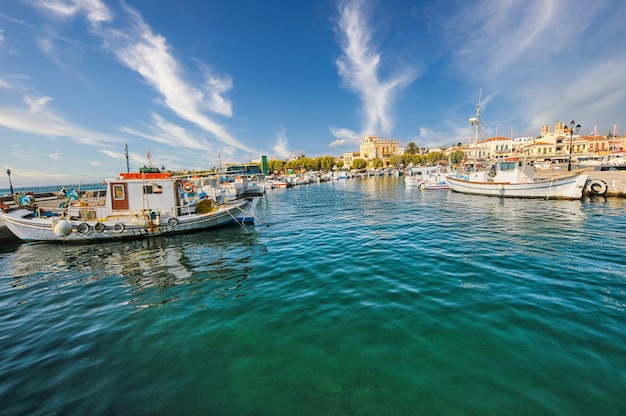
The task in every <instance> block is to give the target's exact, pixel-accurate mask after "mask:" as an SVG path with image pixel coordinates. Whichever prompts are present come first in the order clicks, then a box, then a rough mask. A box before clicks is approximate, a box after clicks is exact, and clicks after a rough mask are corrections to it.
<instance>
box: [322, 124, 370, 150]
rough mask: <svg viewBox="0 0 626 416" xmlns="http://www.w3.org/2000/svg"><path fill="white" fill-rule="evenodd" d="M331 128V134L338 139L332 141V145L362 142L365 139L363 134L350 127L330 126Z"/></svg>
mask: <svg viewBox="0 0 626 416" xmlns="http://www.w3.org/2000/svg"><path fill="white" fill-rule="evenodd" d="M329 130H330V134H332V135H333V136H334V137H336V138H337V140H334V141H333V142H332V143H330V147H336V146H347V145H352V144H355V143H360V142H361V140H362V139H363V137H362V135H361V134H359V133H357V132H355V131H352V130H350V129H341V128H336V127H330V128H329Z"/></svg>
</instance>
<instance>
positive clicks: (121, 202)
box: [2, 172, 260, 242]
mask: <svg viewBox="0 0 626 416" xmlns="http://www.w3.org/2000/svg"><path fill="white" fill-rule="evenodd" d="M199 179H200V178H193V179H192V178H180V177H173V176H172V175H171V174H170V173H165V172H148V173H146V172H139V173H122V174H120V175H119V176H118V177H116V178H112V179H107V180H106V181H105V182H106V185H107V190H106V193H105V196H104V197H103V198H82V199H80V198H78V195H77V194H75V193H74V194H71V195H70V196H69V197H68V198H67V200H66V201H65V203H62V204H61V206H60V207H59V208H58V209H42V208H40V207H32V208H22V209H16V210H11V211H9V212H6V213H3V214H2V219H3V220H4V223H5V224H6V226H7V227H8V228H9V230H11V232H12V233H13V234H15V235H16V236H17V237H19V238H20V239H22V240H24V241H63V242H84V241H99V240H107V239H123V238H144V237H149V236H157V235H166V234H173V233H183V232H190V231H195V230H202V229H207V228H211V227H217V226H222V225H226V224H230V223H249V222H253V221H254V218H255V217H254V212H255V209H256V205H257V204H258V201H259V199H260V196H259V194H246V193H245V190H241V192H240V194H239V195H233V194H229V197H225V193H224V190H223V189H221V188H219V187H214V186H209V185H203V186H202V187H200V186H198V187H196V184H198V185H200V184H201V183H200V182H199Z"/></svg>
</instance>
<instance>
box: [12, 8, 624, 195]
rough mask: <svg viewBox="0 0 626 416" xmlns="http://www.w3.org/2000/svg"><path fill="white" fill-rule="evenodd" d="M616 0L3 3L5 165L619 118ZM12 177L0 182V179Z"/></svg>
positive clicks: (337, 150) (273, 149)
mask: <svg viewBox="0 0 626 416" xmlns="http://www.w3.org/2000/svg"><path fill="white" fill-rule="evenodd" d="M624 22H626V3H624V2H623V1H622V0H597V1H593V2H589V1H587V0H551V1H550V0H543V1H542V0H525V1H501V0H484V1H481V0H477V1H472V0H458V1H456V0H443V1H409V0H377V1H366V0H358V1H357V0H354V1H350V0H348V1H336V0H333V1H331V0H320V1H305V0H303V1H291V0H289V1H287V0H284V1H280V0H268V1H259V0H233V1H208V0H184V1H182V0H181V1H171V0H125V1H118V0H10V1H9V0H2V1H1V2H0V143H1V146H2V152H1V153H0V154H1V156H0V169H2V171H1V172H0V173H1V174H2V176H4V172H5V171H6V169H7V168H10V169H11V171H12V175H11V179H12V181H13V184H14V186H34V185H47V184H63V183H75V182H78V181H82V182H92V181H100V180H102V179H103V178H106V177H110V176H116V175H117V174H118V173H119V172H124V171H125V170H126V160H125V157H124V146H125V145H128V149H129V153H130V166H131V170H137V169H138V168H139V167H140V166H143V165H145V164H146V163H147V160H146V154H147V150H148V149H149V150H150V154H151V159H152V164H153V165H154V166H159V167H160V166H165V167H166V168H167V169H203V168H211V167H214V166H217V165H218V155H219V156H220V159H221V161H222V163H224V164H226V163H242V162H247V161H250V160H253V159H258V157H259V155H261V154H264V155H267V156H269V157H278V158H288V157H290V156H292V155H302V154H304V155H306V156H308V157H318V156H325V155H333V156H339V155H341V154H342V153H343V152H346V151H358V145H359V143H360V142H361V139H362V137H363V136H364V135H369V134H375V135H378V136H379V137H382V138H386V139H394V140H398V141H399V142H400V145H401V146H406V144H407V143H409V142H415V143H416V144H418V145H419V146H421V147H435V146H437V145H452V144H455V143H458V142H468V141H471V129H470V127H469V123H468V122H467V120H468V118H469V117H471V116H472V115H473V114H474V112H475V106H476V104H477V102H478V99H479V92H480V91H482V99H481V101H482V115H483V117H484V118H485V120H486V122H487V124H488V126H489V128H490V131H491V132H493V133H494V134H495V133H497V134H498V135H502V136H510V135H511V133H513V135H514V136H527V135H532V136H536V135H538V134H539V131H540V128H541V126H542V125H543V124H549V125H550V126H554V123H556V122H557V121H559V120H563V121H566V122H569V121H570V120H571V119H575V120H576V122H577V123H580V124H581V125H582V129H581V133H586V132H591V131H592V130H593V129H594V126H597V128H598V130H599V132H600V133H605V132H609V131H612V130H613V125H614V124H615V123H617V125H618V129H619V131H620V134H623V130H624V128H626V75H624V74H626V70H624V68H626V65H625V64H626V26H625V25H624ZM4 182H8V180H7V179H6V178H5V180H2V181H0V187H6V185H7V184H4Z"/></svg>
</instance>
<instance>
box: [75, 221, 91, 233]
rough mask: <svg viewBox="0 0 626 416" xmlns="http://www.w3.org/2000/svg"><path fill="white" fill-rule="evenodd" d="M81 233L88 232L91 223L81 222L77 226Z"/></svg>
mask: <svg viewBox="0 0 626 416" xmlns="http://www.w3.org/2000/svg"><path fill="white" fill-rule="evenodd" d="M76 229H77V230H78V232H79V233H81V234H87V233H88V232H89V224H87V223H86V222H81V223H80V224H79V225H78V227H76Z"/></svg>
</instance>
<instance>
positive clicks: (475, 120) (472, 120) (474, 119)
mask: <svg viewBox="0 0 626 416" xmlns="http://www.w3.org/2000/svg"><path fill="white" fill-rule="evenodd" d="M482 93H483V90H482V88H481V89H480V92H479V93H478V105H477V106H476V117H472V118H470V119H469V122H470V124H471V125H473V126H474V129H475V130H476V133H475V137H474V172H476V164H477V163H478V130H479V128H480V121H479V120H480V99H481V98H482Z"/></svg>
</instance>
